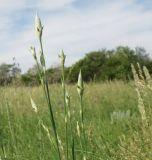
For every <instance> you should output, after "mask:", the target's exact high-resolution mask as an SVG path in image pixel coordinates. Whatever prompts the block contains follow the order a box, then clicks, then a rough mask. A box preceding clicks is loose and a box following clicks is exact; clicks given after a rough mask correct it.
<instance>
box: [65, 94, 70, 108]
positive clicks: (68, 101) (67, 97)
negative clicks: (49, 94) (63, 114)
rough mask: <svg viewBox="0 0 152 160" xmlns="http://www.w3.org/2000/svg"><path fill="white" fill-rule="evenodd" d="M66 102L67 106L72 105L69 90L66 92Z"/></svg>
mask: <svg viewBox="0 0 152 160" xmlns="http://www.w3.org/2000/svg"><path fill="white" fill-rule="evenodd" d="M65 102H66V105H67V106H69V105H70V96H69V94H68V92H66V95H65Z"/></svg>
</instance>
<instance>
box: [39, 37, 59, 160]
mask: <svg viewBox="0 0 152 160" xmlns="http://www.w3.org/2000/svg"><path fill="white" fill-rule="evenodd" d="M39 42H40V47H41V54H42V56H43V60H44V53H43V45H42V39H41V38H40V41H39ZM42 65H44V66H42V67H43V69H44V75H43V77H42V79H43V82H44V84H42V85H44V86H43V89H44V93H45V97H46V100H47V105H48V108H49V111H50V119H51V123H52V127H53V132H54V136H55V141H56V145H57V150H58V157H59V160H61V155H60V149H59V142H58V136H57V129H56V123H55V118H54V114H53V109H52V103H51V99H50V92H49V87H48V82H47V77H46V72H45V71H46V66H45V63H44V64H42Z"/></svg>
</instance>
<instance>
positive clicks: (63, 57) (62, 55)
mask: <svg viewBox="0 0 152 160" xmlns="http://www.w3.org/2000/svg"><path fill="white" fill-rule="evenodd" d="M59 58H60V61H61V65H62V66H64V63H65V58H66V55H65V54H64V51H63V50H62V53H61V54H60V55H59Z"/></svg>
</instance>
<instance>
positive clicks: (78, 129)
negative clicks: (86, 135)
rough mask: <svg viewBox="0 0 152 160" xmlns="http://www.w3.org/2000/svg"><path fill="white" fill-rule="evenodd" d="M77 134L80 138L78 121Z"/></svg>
mask: <svg viewBox="0 0 152 160" xmlns="http://www.w3.org/2000/svg"><path fill="white" fill-rule="evenodd" d="M77 134H78V136H79V137H80V126H79V122H78V121H77Z"/></svg>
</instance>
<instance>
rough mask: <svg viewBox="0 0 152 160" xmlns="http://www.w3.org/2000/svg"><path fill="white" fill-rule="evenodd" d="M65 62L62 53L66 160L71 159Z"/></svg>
mask: <svg viewBox="0 0 152 160" xmlns="http://www.w3.org/2000/svg"><path fill="white" fill-rule="evenodd" d="M64 61H65V55H64V53H63V52H62V55H61V65H62V67H61V70H62V88H63V99H64V116H65V140H66V160H68V159H69V152H68V150H69V148H68V144H69V142H68V114H67V106H66V101H65V100H66V94H65V74H64Z"/></svg>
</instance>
